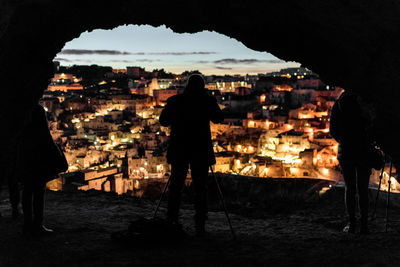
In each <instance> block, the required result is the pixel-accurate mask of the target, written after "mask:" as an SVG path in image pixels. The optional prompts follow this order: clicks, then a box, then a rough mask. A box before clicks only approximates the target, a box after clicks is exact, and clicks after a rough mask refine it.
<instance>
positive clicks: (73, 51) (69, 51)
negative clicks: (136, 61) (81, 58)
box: [59, 49, 130, 55]
mask: <svg viewBox="0 0 400 267" xmlns="http://www.w3.org/2000/svg"><path fill="white" fill-rule="evenodd" d="M59 54H61V55H130V53H129V52H124V51H119V50H91V49H63V50H62V51H61V52H60V53H59Z"/></svg>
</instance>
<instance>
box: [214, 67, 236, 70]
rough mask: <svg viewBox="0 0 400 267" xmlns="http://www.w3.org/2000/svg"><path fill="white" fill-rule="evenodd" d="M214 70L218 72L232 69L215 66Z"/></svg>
mask: <svg viewBox="0 0 400 267" xmlns="http://www.w3.org/2000/svg"><path fill="white" fill-rule="evenodd" d="M215 68H216V69H219V70H231V69H232V68H227V67H221V66H215Z"/></svg>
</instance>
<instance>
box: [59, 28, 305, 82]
mask: <svg viewBox="0 0 400 267" xmlns="http://www.w3.org/2000/svg"><path fill="white" fill-rule="evenodd" d="M56 60H59V61H60V62H61V64H62V65H64V66H68V65H74V64H77V65H90V64H98V65H104V66H112V67H113V68H125V67H126V66H141V67H144V68H146V70H153V69H160V68H164V69H165V70H166V71H170V72H173V73H181V72H183V71H185V70H194V69H198V70H200V71H201V72H202V73H204V74H207V75H209V74H246V73H249V74H257V73H266V72H271V71H276V70H279V69H281V68H286V67H297V66H299V65H300V64H299V63H296V62H284V61H281V60H280V59H278V58H276V57H274V56H273V55H271V54H269V53H266V52H257V51H254V50H251V49H249V48H247V47H245V46H244V45H243V44H242V43H241V42H238V41H237V40H235V39H232V38H229V37H227V36H225V35H222V34H219V33H216V32H209V31H203V32H199V33H195V34H188V33H185V34H179V33H174V32H173V31H172V30H171V29H169V28H166V27H165V26H161V27H157V28H155V27H152V26H147V25H146V26H137V25H129V26H120V27H118V28H116V29H114V30H95V31H92V32H90V33H89V32H84V33H82V34H81V36H80V37H79V38H77V39H74V40H72V41H70V42H68V43H67V44H66V45H65V47H64V49H63V51H62V52H61V53H59V54H58V55H57V57H56Z"/></svg>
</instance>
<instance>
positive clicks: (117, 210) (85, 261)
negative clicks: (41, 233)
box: [0, 188, 400, 267]
mask: <svg viewBox="0 0 400 267" xmlns="http://www.w3.org/2000/svg"><path fill="white" fill-rule="evenodd" d="M5 197H6V196H5V195H3V196H1V200H2V201H1V202H0V210H1V211H2V213H3V217H2V218H1V219H0V239H1V242H0V266H1V267H3V266H267V265H268V266H289V265H293V266H304V265H305V266H346V265H350V266H358V265H361V266H386V265H391V266H397V265H400V253H399V251H400V250H399V249H400V242H399V240H400V234H399V233H398V231H399V230H400V223H399V222H396V221H397V220H399V219H400V216H399V215H398V213H399V208H397V207H393V208H392V210H391V213H390V215H391V217H390V218H391V220H392V223H391V224H390V228H389V231H388V233H384V230H385V228H384V220H383V218H381V217H382V216H383V215H384V203H379V207H378V211H379V212H378V218H377V219H376V220H375V221H374V222H373V223H372V226H371V230H372V234H370V235H368V236H360V235H346V234H344V233H342V232H341V229H342V227H343V226H344V225H345V215H344V207H343V189H342V188H333V189H331V190H329V191H327V193H325V194H324V195H323V196H322V197H321V198H320V199H313V200H310V201H308V202H302V203H301V204H297V205H296V203H294V202H287V203H284V204H285V205H282V203H279V202H280V201H276V202H275V203H271V205H272V206H274V205H276V206H277V207H288V206H289V208H286V209H285V208H282V212H279V208H276V209H273V210H272V209H265V210H263V209H261V208H252V207H250V208H246V207H242V208H241V209H235V210H232V211H231V219H232V223H233V226H234V228H235V230H236V233H237V237H238V239H237V240H236V241H232V240H231V236H230V232H229V228H228V225H227V222H226V219H225V216H224V213H223V212H222V211H220V210H218V209H217V208H214V209H213V211H212V212H210V214H209V221H208V224H207V230H208V232H209V235H208V236H207V237H205V238H196V237H194V230H193V222H192V217H193V212H192V210H191V205H190V204H187V203H185V204H184V205H183V210H182V222H183V225H184V229H185V231H186V232H187V233H188V236H187V237H185V238H184V239H182V240H181V242H174V243H171V244H162V245H160V244H156V243H155V244H154V246H149V245H144V244H143V245H141V242H143V241H141V240H140V239H135V238H132V240H131V241H130V242H132V244H135V245H134V246H130V245H129V244H126V243H122V242H121V243H119V242H115V240H112V238H111V235H112V234H113V233H115V232H118V231H122V230H126V229H127V228H128V226H129V223H130V222H132V221H134V220H136V219H138V218H141V217H147V218H150V217H151V216H152V213H153V211H154V207H155V199H143V198H142V199H138V198H133V197H127V196H116V195H114V194H107V193H102V192H75V193H72V192H71V193H65V192H49V193H48V194H47V206H46V213H47V214H46V225H48V226H49V227H51V228H53V229H54V230H55V231H56V234H55V235H54V236H50V237H46V238H43V239H27V238H24V237H22V235H21V224H22V220H19V221H16V222H14V221H11V219H10V214H9V210H8V201H7V200H5ZM383 198H384V195H383ZM396 198H397V196H395V197H394V198H393V203H395V204H396ZM162 206H164V207H165V203H163V205H162ZM290 207H291V208H290ZM231 209H232V206H231ZM164 212H165V208H163V207H162V208H161V211H160V215H161V214H163V213H164Z"/></svg>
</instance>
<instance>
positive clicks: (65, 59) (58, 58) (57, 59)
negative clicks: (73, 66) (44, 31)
mask: <svg viewBox="0 0 400 267" xmlns="http://www.w3.org/2000/svg"><path fill="white" fill-rule="evenodd" d="M53 61H63V62H71V60H69V59H67V58H62V57H56V58H55V59H53Z"/></svg>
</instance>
